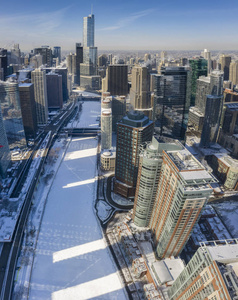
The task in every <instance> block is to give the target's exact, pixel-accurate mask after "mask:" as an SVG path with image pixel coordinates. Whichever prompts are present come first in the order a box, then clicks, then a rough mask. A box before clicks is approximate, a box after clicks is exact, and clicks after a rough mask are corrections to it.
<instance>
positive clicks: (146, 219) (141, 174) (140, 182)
mask: <svg viewBox="0 0 238 300" xmlns="http://www.w3.org/2000/svg"><path fill="white" fill-rule="evenodd" d="M182 148H183V147H182V145H181V144H180V143H170V144H169V143H159V142H158V141H157V140H156V139H155V138H154V137H153V139H152V142H149V143H146V144H145V145H141V152H140V162H139V170H138V178H137V185H136V194H135V200H134V208H133V221H134V223H135V225H137V226H139V227H147V226H149V223H150V219H151V215H152V210H153V206H154V202H155V196H156V191H157V188H158V182H159V177H160V171H161V166H162V162H163V150H179V149H180V150H181V149H182Z"/></svg>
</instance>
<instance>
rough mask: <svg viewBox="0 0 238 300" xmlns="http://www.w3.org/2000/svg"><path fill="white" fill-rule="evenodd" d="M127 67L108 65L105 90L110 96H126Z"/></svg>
mask: <svg viewBox="0 0 238 300" xmlns="http://www.w3.org/2000/svg"><path fill="white" fill-rule="evenodd" d="M127 72H128V70H127V65H109V66H108V67H107V73H106V77H105V80H106V81H107V82H106V87H107V90H106V91H105V92H109V93H110V94H111V95H115V96H116V95H118V96H121V95H124V96H126V95H127V94H128V74H127Z"/></svg>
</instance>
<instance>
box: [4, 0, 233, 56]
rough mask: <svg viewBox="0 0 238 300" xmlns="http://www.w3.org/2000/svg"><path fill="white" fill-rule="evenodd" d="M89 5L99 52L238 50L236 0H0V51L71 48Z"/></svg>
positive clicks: (88, 11) (78, 36)
mask: <svg viewBox="0 0 238 300" xmlns="http://www.w3.org/2000/svg"><path fill="white" fill-rule="evenodd" d="M91 3H92V4H93V13H94V15H95V20H96V22H95V25H96V32H95V35H96V46H97V47H98V48H99V49H103V50H106V49H108V50H109V49H115V50H116V49H120V50H121V49H125V50H127V49H128V50H133V49H137V50H147V49H151V50H193V49H204V48H208V49H210V50H216V49H217V50H219V49H220V50H229V49H234V50H235V49H238V17H237V16H238V0H227V1H224V0H199V1H196V0H163V1H162V0H118V1H114V0H91V1H85V0H77V1H76V0H73V1H70V0H69V1H62V0H57V1H56V0H41V1H27V2H26V1H25V2H22V1H18V0H11V1H9V2H8V1H2V3H1V6H0V8H1V9H0V47H6V48H9V47H10V46H12V44H13V43H19V44H20V48H21V50H30V49H33V48H34V47H38V46H41V45H49V46H52V47H53V46H61V47H62V48H63V50H69V49H74V48H75V43H76V42H82V33H83V17H84V16H87V15H89V14H90V12H91Z"/></svg>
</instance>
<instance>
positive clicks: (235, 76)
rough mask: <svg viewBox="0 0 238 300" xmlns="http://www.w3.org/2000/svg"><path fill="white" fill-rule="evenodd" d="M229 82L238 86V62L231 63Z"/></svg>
mask: <svg viewBox="0 0 238 300" xmlns="http://www.w3.org/2000/svg"><path fill="white" fill-rule="evenodd" d="M229 80H230V81H231V82H232V84H233V85H237V84H238V60H236V61H233V62H231V64H230V70H229Z"/></svg>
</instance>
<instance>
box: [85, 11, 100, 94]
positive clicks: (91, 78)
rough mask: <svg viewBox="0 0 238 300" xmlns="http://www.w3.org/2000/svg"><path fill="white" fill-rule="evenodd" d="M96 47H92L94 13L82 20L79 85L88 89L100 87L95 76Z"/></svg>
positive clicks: (98, 78) (97, 77)
mask: <svg viewBox="0 0 238 300" xmlns="http://www.w3.org/2000/svg"><path fill="white" fill-rule="evenodd" d="M96 74H97V47H94V15H93V14H92V15H89V16H88V17H84V20H83V63H81V64H80V86H82V87H84V88H89V89H95V90H96V89H99V88H100V76H97V75H96Z"/></svg>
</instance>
